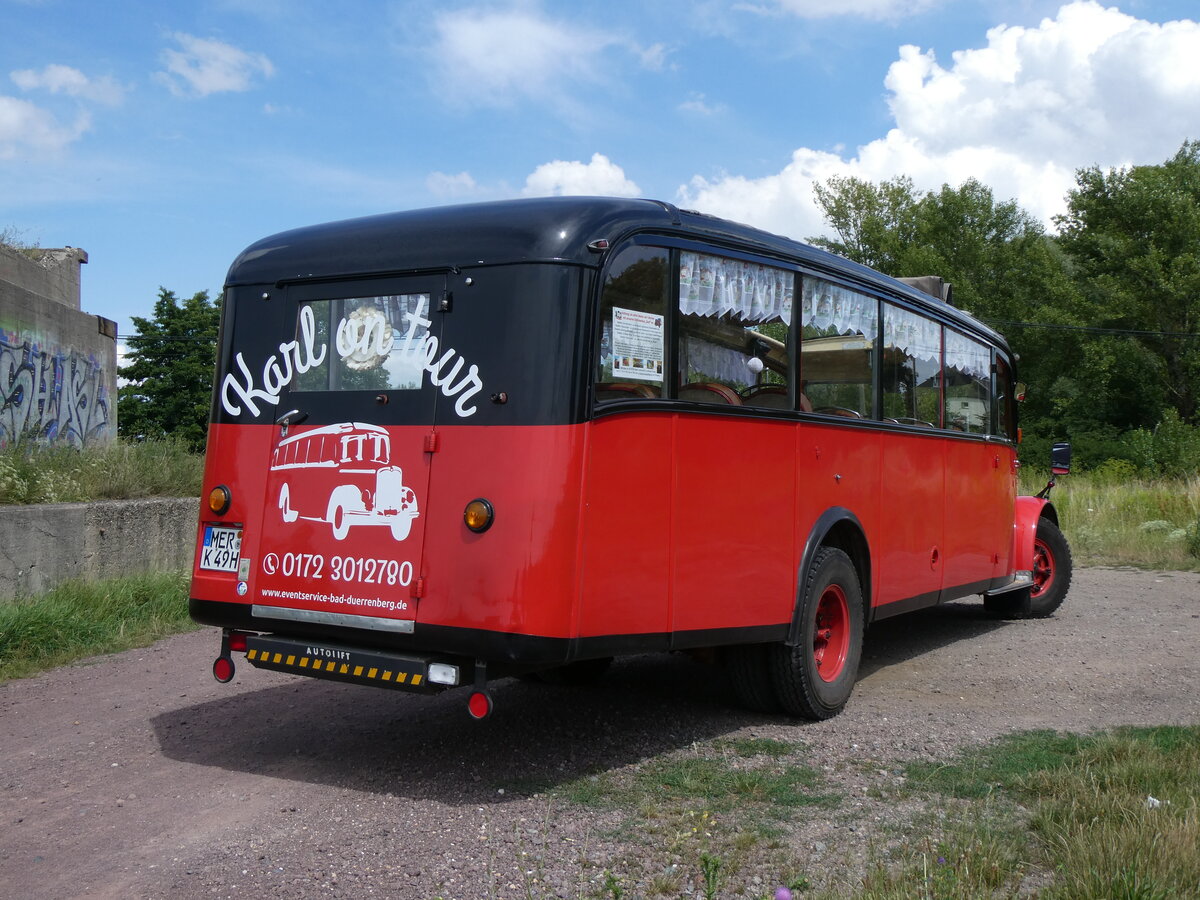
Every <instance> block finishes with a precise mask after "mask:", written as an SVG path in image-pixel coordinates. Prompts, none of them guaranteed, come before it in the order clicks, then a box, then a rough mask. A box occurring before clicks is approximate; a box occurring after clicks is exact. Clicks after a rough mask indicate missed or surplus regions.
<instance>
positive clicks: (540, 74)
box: [429, 6, 668, 115]
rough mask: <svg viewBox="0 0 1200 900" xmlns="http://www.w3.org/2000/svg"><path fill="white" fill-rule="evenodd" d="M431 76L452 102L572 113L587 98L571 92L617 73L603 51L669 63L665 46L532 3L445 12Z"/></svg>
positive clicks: (648, 64)
mask: <svg viewBox="0 0 1200 900" xmlns="http://www.w3.org/2000/svg"><path fill="white" fill-rule="evenodd" d="M433 28H434V37H433V43H432V47H431V49H430V53H429V58H430V60H431V61H432V67H431V70H430V78H431V81H432V83H433V85H434V87H435V89H436V90H437V91H438V92H439V93H440V94H442V96H443V97H444V98H446V99H447V100H449V101H451V102H453V103H457V104H460V105H462V106H490V107H501V108H505V107H511V106H513V105H515V104H517V103H521V102H525V101H535V102H538V103H543V104H549V105H550V106H551V107H552V108H553V109H555V110H556V111H557V112H558V113H559V114H567V115H574V114H576V113H577V112H578V110H579V109H581V108H583V107H584V106H585V104H582V103H580V104H578V105H577V104H576V103H575V102H574V101H573V100H572V95H573V93H574V92H575V91H577V90H578V89H579V88H580V87H581V86H589V85H596V84H602V83H604V82H606V81H609V80H611V79H612V78H613V71H614V68H615V67H614V66H612V65H606V64H605V56H606V54H608V53H610V52H611V51H613V50H617V51H619V52H621V53H622V54H624V55H627V56H628V57H631V58H633V59H634V60H636V61H637V63H638V65H640V66H642V67H644V68H646V69H649V70H660V69H663V68H665V67H666V64H667V54H668V51H667V49H666V48H665V47H664V46H663V45H661V44H654V45H653V46H650V47H642V46H640V45H638V44H636V43H635V42H633V41H631V40H628V39H626V38H624V37H622V36H620V35H618V34H616V33H613V32H608V31H604V30H601V29H599V28H592V27H587V26H581V25H576V24H571V23H567V22H558V21H554V20H551V19H549V18H547V17H545V16H543V15H542V14H540V12H539V11H537V10H536V9H535V8H533V7H532V6H529V7H523V6H518V7H514V8H510V9H503V10H493V9H489V8H484V7H470V8H464V9H458V10H453V11H450V12H444V13H442V14H441V15H439V16H437V17H436V18H435V19H434V22H433Z"/></svg>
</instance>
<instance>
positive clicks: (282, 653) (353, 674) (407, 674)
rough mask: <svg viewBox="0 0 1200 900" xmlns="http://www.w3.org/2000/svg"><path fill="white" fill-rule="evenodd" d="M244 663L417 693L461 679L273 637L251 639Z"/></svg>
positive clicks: (441, 666) (444, 667)
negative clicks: (431, 677) (248, 662)
mask: <svg viewBox="0 0 1200 900" xmlns="http://www.w3.org/2000/svg"><path fill="white" fill-rule="evenodd" d="M246 659H247V660H249V661H250V662H251V663H252V664H253V665H255V666H257V667H258V668H260V669H273V670H274V671H276V672H288V673H290V674H292V675H308V676H309V677H311V678H326V679H329V680H331V681H348V682H351V683H353V684H370V685H374V686H376V687H383V688H392V689H394V690H400V691H416V692H418V693H434V692H435V691H440V690H444V689H446V688H448V687H454V686H455V685H458V684H462V681H461V680H460V679H461V677H462V674H463V673H461V672H460V669H459V667H458V666H457V665H454V664H452V663H443V662H436V661H433V660H429V659H422V658H421V657H417V656H401V655H400V654H397V653H388V652H386V651H382V650H363V649H360V648H356V647H347V646H343V645H340V644H331V643H328V642H326V641H320V642H317V641H303V640H297V639H295V638H283V637H275V636H273V635H247V636H246ZM431 668H433V669H434V673H433V674H434V677H435V678H436V679H437V681H430V678H429V676H430V669H431Z"/></svg>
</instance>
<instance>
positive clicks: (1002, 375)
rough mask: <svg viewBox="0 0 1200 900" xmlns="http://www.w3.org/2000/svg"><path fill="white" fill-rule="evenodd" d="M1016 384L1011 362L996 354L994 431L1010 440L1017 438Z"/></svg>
mask: <svg viewBox="0 0 1200 900" xmlns="http://www.w3.org/2000/svg"><path fill="white" fill-rule="evenodd" d="M1016 395H1017V386H1016V374H1015V373H1014V372H1013V369H1012V364H1011V363H1009V361H1008V360H1007V359H1005V357H1004V355H1003V354H1001V353H997V354H996V393H995V398H994V404H995V407H996V432H997V433H998V434H1002V435H1004V437H1006V438H1008V439H1009V440H1010V441H1015V440H1016V439H1017V396H1016Z"/></svg>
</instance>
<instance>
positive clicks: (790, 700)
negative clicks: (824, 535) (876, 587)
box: [770, 547, 863, 719]
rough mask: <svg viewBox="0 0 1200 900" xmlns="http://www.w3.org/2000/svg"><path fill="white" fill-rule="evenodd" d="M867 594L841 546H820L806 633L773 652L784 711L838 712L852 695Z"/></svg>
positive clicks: (820, 715) (806, 593) (809, 582)
mask: <svg viewBox="0 0 1200 900" xmlns="http://www.w3.org/2000/svg"><path fill="white" fill-rule="evenodd" d="M862 639H863V597H862V586H861V585H860V584H859V580H858V571H857V570H856V569H855V568H854V563H852V562H851V561H850V557H849V556H847V555H846V554H845V553H844V552H842V551H841V550H838V549H836V548H834V547H823V548H822V549H821V550H819V551H817V554H816V556H815V557H814V558H813V561H812V566H811V568H809V570H808V576H807V578H806V579H805V582H804V588H803V591H802V593H801V601H800V638H799V641H798V642H797V643H796V644H795V646H788V645H786V644H778V645H776V646H775V647H773V648H772V652H771V655H770V656H771V676H772V680H773V682H774V685H775V696H776V698H777V699H778V700H779V704H780V706H782V707H783V709H784V712H787V713H788V714H790V715H793V716H802V717H803V718H806V719H828V718H830V717H832V716H836V715H837V714H838V713H839V712H841V711H842V708H843V707H844V706H845V705H846V701H847V700H849V699H850V693H851V691H853V690H854V682H855V681H856V680H857V679H858V664H859V660H860V659H861V658H862Z"/></svg>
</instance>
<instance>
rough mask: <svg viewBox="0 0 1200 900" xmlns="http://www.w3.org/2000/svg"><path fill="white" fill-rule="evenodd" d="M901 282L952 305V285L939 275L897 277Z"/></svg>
mask: <svg viewBox="0 0 1200 900" xmlns="http://www.w3.org/2000/svg"><path fill="white" fill-rule="evenodd" d="M896 280H897V281H899V282H900V283H901V284H907V285H908V286H909V287H912V288H916V289H917V290H918V291H923V292H924V293H926V294H928V295H929V296H930V297H936V298H937V299H939V300H941V301H942V302H943V303H946V304H947V305H949V306H953V305H954V285H952V284H951V283H950V282H949V281H947V280H946V279H945V278H942V277H941V276H940V275H917V276H915V277H913V278H897V279H896Z"/></svg>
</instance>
